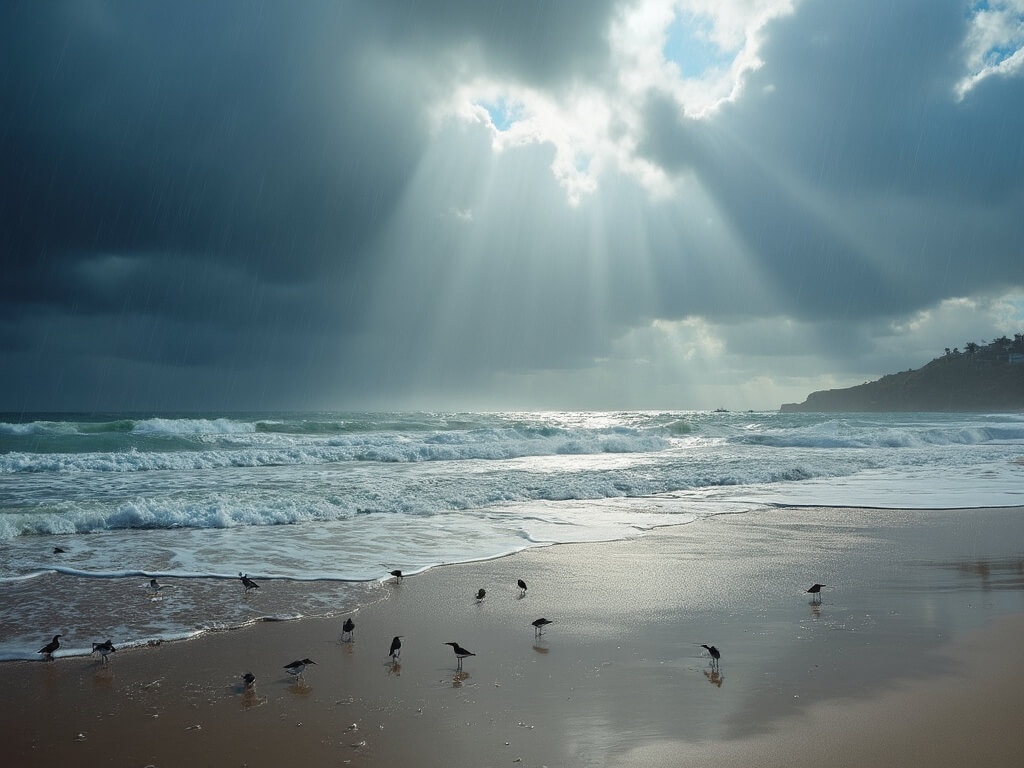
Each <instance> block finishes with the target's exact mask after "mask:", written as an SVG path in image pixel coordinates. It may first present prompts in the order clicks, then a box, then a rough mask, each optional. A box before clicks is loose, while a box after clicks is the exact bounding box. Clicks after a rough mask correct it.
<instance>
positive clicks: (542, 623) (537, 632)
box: [530, 618, 555, 637]
mask: <svg viewBox="0 0 1024 768" xmlns="http://www.w3.org/2000/svg"><path fill="white" fill-rule="evenodd" d="M530 623H531V624H533V635H534V637H540V636H541V635H543V634H544V627H546V626H547V625H548V624H554V623H555V622H553V621H551V620H550V619H543V618H542V619H535V620H533V621H531V622H530Z"/></svg>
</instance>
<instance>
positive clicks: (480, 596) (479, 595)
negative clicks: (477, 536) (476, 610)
mask: <svg viewBox="0 0 1024 768" xmlns="http://www.w3.org/2000/svg"><path fill="white" fill-rule="evenodd" d="M485 597H487V590H486V589H478V590H477V591H476V601H477V602H478V603H479V602H480V601H481V600H483V599H484V598H485Z"/></svg>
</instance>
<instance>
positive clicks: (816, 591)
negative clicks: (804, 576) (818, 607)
mask: <svg viewBox="0 0 1024 768" xmlns="http://www.w3.org/2000/svg"><path fill="white" fill-rule="evenodd" d="M824 586H825V585H824V584H812V585H811V588H810V589H808V590H807V593H808V594H809V595H810V596H811V600H812V601H814V600H815V599H817V602H819V603H820V602H821V588H822V587H824Z"/></svg>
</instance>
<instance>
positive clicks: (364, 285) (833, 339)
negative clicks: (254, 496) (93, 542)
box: [0, 0, 1024, 411]
mask: <svg viewBox="0 0 1024 768" xmlns="http://www.w3.org/2000/svg"><path fill="white" fill-rule="evenodd" d="M0 178H2V180H3V181H2V186H0V410H6V411H41V410H84V411H126V410H128V411H137V410H154V411H171V410H174V411H181V410H187V411H213V410H325V409H341V410H356V409H373V410H377V409H389V410H390V409H395V410H398V409H427V410H509V409H512V410H517V409H543V410H570V409H571V410H575V409H592V410H617V409H705V408H717V407H724V408H728V409H736V410H738V409H748V408H749V409H774V408H778V407H779V405H780V404H782V403H784V402H800V401H802V400H803V399H804V398H805V397H806V396H807V395H808V394H809V393H810V392H812V391H814V390H819V389H828V388H834V387H845V386H850V385H854V384H859V383H861V382H863V381H867V380H871V379H875V378H878V377H879V376H881V375H884V374H886V373H891V372H895V371H900V370H907V369H909V368H916V367H919V366H921V365H922V364H924V363H926V362H927V361H928V360H930V359H932V358H934V357H936V356H939V355H941V354H942V352H943V349H944V348H945V347H954V346H959V347H961V348H962V347H963V346H964V345H965V344H966V343H967V342H968V341H977V342H981V341H985V340H991V339H993V338H996V337H998V336H1001V335H1004V334H1005V335H1009V336H1011V337H1012V335H1013V334H1014V333H1018V332H1022V331H1024V215H1022V214H1024V0H1006V2H998V1H996V0H990V1H989V2H964V1H963V0H959V1H953V0H901V2H898V3H894V2H891V0H878V1H877V2H876V1H875V0H494V1H493V2H480V1H479V0H431V1H427V0H419V1H414V0H394V1H393V2H380V0H372V1H369V0H368V1H367V2H354V1H348V0H304V2H302V3H287V2H283V1H282V2H271V1H270V0H267V1H266V2H255V1H254V0H218V2H216V3H210V2H206V0H173V1H172V0H150V1H149V2H134V1H130V0H74V1H63V0H52V2H45V3H40V2H36V1H35V0H7V1H6V2H4V3H2V4H0Z"/></svg>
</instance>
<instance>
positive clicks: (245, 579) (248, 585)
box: [238, 571, 260, 592]
mask: <svg viewBox="0 0 1024 768" xmlns="http://www.w3.org/2000/svg"><path fill="white" fill-rule="evenodd" d="M238 578H239V579H241V580H242V586H243V587H245V591H246V592H248V591H249V590H250V589H259V588H260V585H259V584H257V583H256V582H255V581H253V580H252V579H250V578H249V574H247V573H242V572H241V571H239V572H238Z"/></svg>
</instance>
